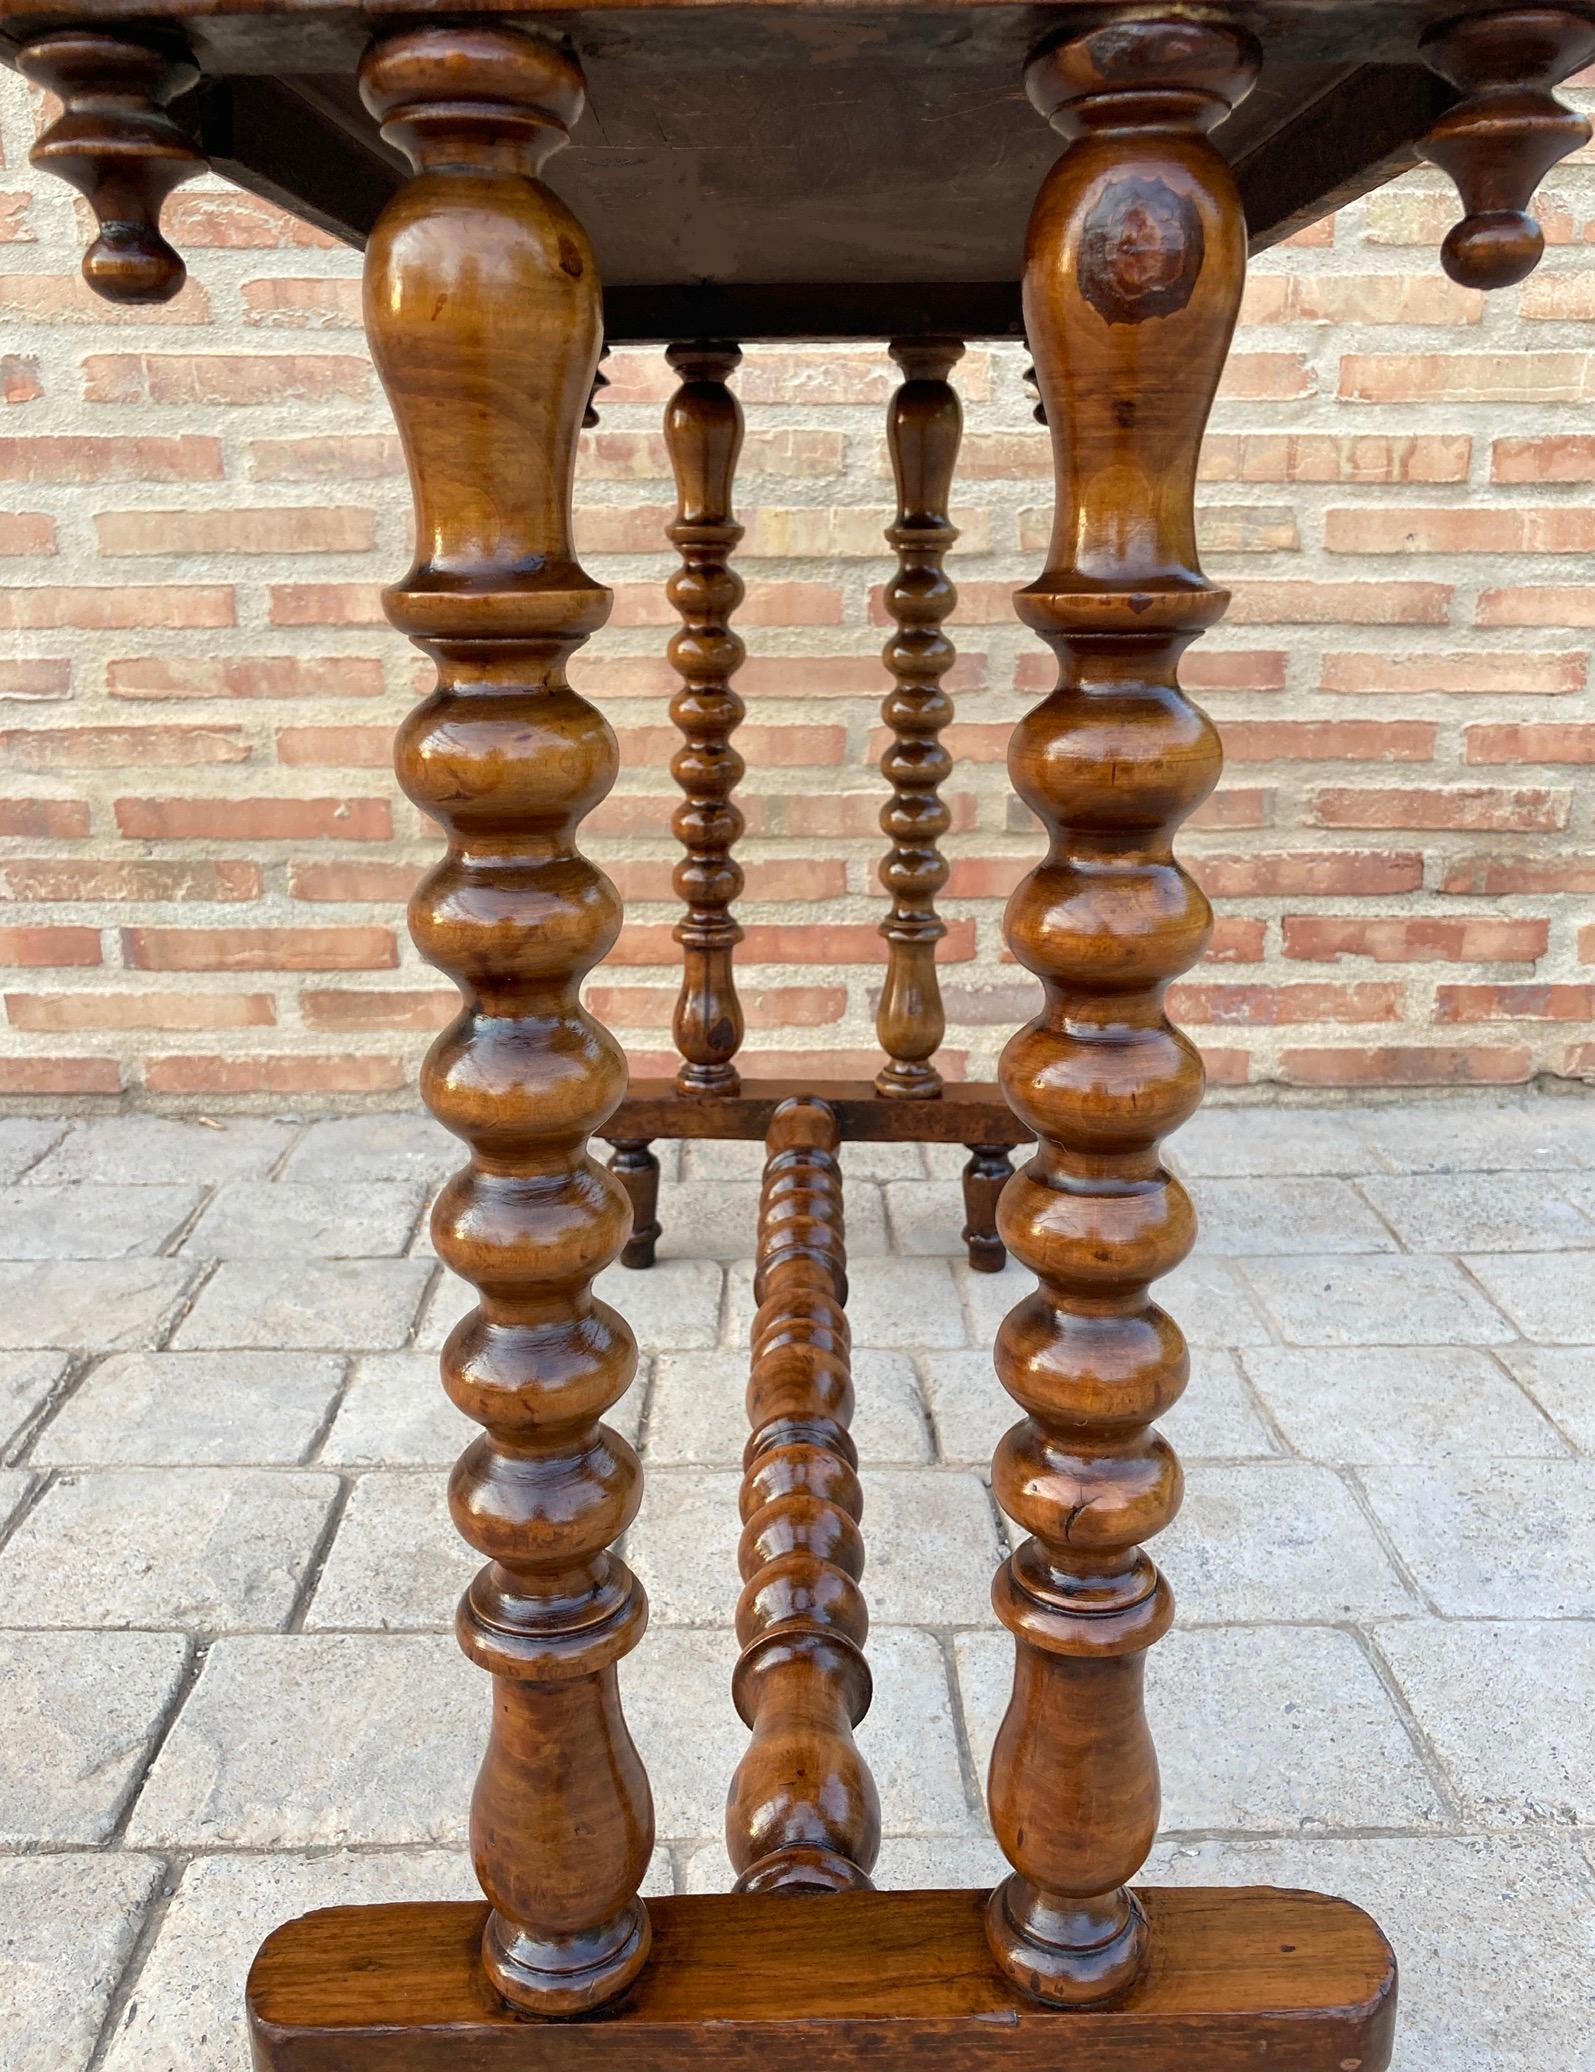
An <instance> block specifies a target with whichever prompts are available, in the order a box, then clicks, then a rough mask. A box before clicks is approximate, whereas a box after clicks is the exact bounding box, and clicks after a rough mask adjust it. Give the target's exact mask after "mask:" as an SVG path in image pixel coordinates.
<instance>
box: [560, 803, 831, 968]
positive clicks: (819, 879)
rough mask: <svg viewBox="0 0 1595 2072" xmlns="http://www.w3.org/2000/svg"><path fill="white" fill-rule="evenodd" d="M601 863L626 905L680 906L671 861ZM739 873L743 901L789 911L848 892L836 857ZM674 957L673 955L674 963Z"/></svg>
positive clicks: (771, 859)
mask: <svg viewBox="0 0 1595 2072" xmlns="http://www.w3.org/2000/svg"><path fill="white" fill-rule="evenodd" d="M589 824H590V823H589ZM666 824H667V823H665V822H662V821H661V822H658V823H657V824H656V825H657V826H659V827H663V826H664V825H666ZM603 863H604V870H605V872H606V873H607V875H608V876H609V877H610V878H611V879H612V880H613V881H614V884H615V885H616V887H617V888H618V890H619V892H620V895H621V897H622V898H623V899H624V900H625V901H626V904H627V905H628V906H630V905H632V904H633V903H635V902H638V901H649V900H651V901H660V900H665V901H668V902H669V903H670V904H672V905H676V904H678V903H679V902H677V900H676V896H675V892H674V890H673V888H672V885H671V873H672V871H673V870H674V868H675V862H674V859H673V858H666V857H647V856H606V857H605V858H604V859H603ZM742 868H743V874H744V877H745V879H746V889H745V893H744V898H745V899H746V900H748V901H753V900H779V901H780V902H781V904H782V905H783V906H792V905H796V904H808V903H812V902H814V901H816V900H822V899H840V898H841V897H842V895H843V894H844V893H845V892H846V890H847V866H846V865H845V864H844V863H843V862H842V861H841V859H840V858H839V857H819V856H757V855H749V856H747V857H746V858H745V859H744V860H743V865H742ZM679 957H680V953H679V951H678V952H677V959H678V961H679Z"/></svg>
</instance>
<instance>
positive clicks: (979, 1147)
mask: <svg viewBox="0 0 1595 2072" xmlns="http://www.w3.org/2000/svg"><path fill="white" fill-rule="evenodd" d="M964 1149H965V1150H966V1151H967V1152H968V1153H969V1161H968V1163H967V1164H966V1165H965V1167H964V1227H963V1230H962V1231H961V1232H960V1235H961V1236H962V1238H963V1241H964V1245H965V1249H966V1251H967V1254H968V1258H969V1264H970V1265H971V1267H973V1269H974V1270H975V1272H976V1273H1001V1272H1002V1270H1003V1268H1004V1267H1005V1266H1006V1265H1007V1264H1008V1247H1007V1246H1006V1245H1005V1244H1004V1243H1003V1241H1002V1239H1001V1238H1000V1237H999V1236H998V1234H997V1205H998V1203H999V1202H1000V1201H1001V1200H1002V1190H1003V1189H1004V1188H1005V1187H1006V1186H1007V1184H1008V1182H1009V1181H1010V1180H1011V1179H1012V1178H1013V1160H1012V1159H1011V1158H1010V1157H1009V1156H1008V1154H1009V1152H1010V1151H1012V1150H1013V1149H1014V1146H1013V1145H1012V1144H990V1145H987V1144H966V1145H965V1146H964Z"/></svg>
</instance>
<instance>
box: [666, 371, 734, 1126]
mask: <svg viewBox="0 0 1595 2072" xmlns="http://www.w3.org/2000/svg"><path fill="white" fill-rule="evenodd" d="M666 357H667V358H668V359H669V361H670V364H671V366H672V367H673V368H674V369H675V370H676V372H677V373H678V374H679V375H680V376H681V386H680V388H678V389H677V390H676V392H675V394H674V395H673V396H672V397H671V399H670V402H669V405H668V407H667V408H666V410H665V443H666V445H667V446H668V447H669V449H670V460H671V465H672V467H673V468H674V470H675V477H676V516H675V521H674V523H673V524H671V525H670V526H669V527H668V531H669V535H670V540H671V543H672V544H673V545H674V546H675V547H677V548H678V549H679V550H680V553H681V566H680V568H679V569H678V570H677V571H676V573H675V574H674V575H673V576H672V577H671V578H670V584H669V596H670V602H671V603H672V604H673V605H674V606H675V608H676V610H677V611H678V612H679V613H680V614H681V631H680V632H679V633H678V634H676V635H675V636H674V637H673V639H672V640H671V642H670V660H671V663H672V664H673V666H674V668H675V670H676V673H677V675H678V676H679V677H680V678H681V689H680V690H679V691H678V692H677V693H676V695H675V698H674V699H673V700H672V702H671V706H670V717H671V718H672V719H673V720H674V721H675V723H676V725H677V726H678V727H679V728H680V729H681V734H682V745H681V747H680V748H679V749H678V750H677V752H676V756H675V759H674V761H673V762H672V763H671V765H670V774H671V775H672V776H673V777H674V778H675V780H676V782H677V784H679V785H680V787H681V789H682V791H683V792H684V793H685V794H686V796H685V799H684V800H683V802H682V804H681V805H679V806H678V807H677V808H676V813H675V818H674V820H673V821H672V823H671V825H672V827H673V829H674V831H675V836H676V839H677V841H679V842H680V844H681V846H682V849H683V851H684V852H685V853H684V854H683V856H682V859H681V861H680V863H678V864H677V866H676V872H675V880H674V882H675V889H676V894H677V896H678V898H680V899H681V900H682V901H683V903H684V904H685V907H686V912H685V913H684V914H683V916H682V918H681V920H680V921H679V922H678V923H677V924H676V930H675V937H676V941H677V942H678V943H680V945H681V995H680V998H679V999H678V1000H677V1002H676V1015H675V1037H676V1048H677V1050H679V1051H680V1052H681V1055H682V1058H683V1060H684V1062H683V1064H682V1065H681V1068H680V1070H679V1071H678V1072H677V1073H676V1084H677V1086H678V1087H679V1088H680V1089H681V1091H682V1092H683V1093H684V1094H734V1093H736V1092H737V1090H738V1088H739V1086H740V1084H741V1081H740V1078H739V1076H738V1073H737V1068H736V1063H735V1059H736V1055H737V1052H738V1051H739V1050H740V1049H741V1048H742V1006H741V1003H740V1001H739V1000H738V999H737V988H736V976H735V972H734V970H733V966H732V958H733V955H734V953H735V951H736V946H737V944H738V943H739V942H740V941H741V940H742V930H741V928H740V927H739V926H738V925H737V923H736V922H735V921H734V920H733V919H732V916H731V907H732V904H733V902H734V901H735V900H736V898H737V896H738V894H739V893H740V892H741V890H742V868H741V866H740V864H738V862H737V861H736V858H735V857H734V856H733V855H732V853H731V852H732V849H733V848H734V846H735V844H736V840H737V837H738V835H740V834H741V832H742V828H743V819H742V814H741V811H740V810H739V808H738V806H737V803H736V797H735V793H736V788H737V784H738V782H739V780H740V779H741V776H742V772H743V768H744V765H743V761H742V758H741V756H740V755H738V754H737V752H736V750H735V749H734V748H733V747H732V745H731V736H732V734H733V733H734V732H735V731H736V729H737V727H738V726H739V725H740V724H741V721H742V716H743V711H744V707H743V703H742V700H741V699H740V698H739V697H738V696H737V694H736V692H735V691H734V690H733V689H732V687H731V679H732V677H733V676H734V675H735V674H736V672H737V670H738V669H739V668H740V667H741V666H742V658H743V654H744V652H745V650H744V649H743V645H742V642H741V641H740V640H739V639H738V637H737V635H736V634H735V633H733V632H732V630H731V623H730V622H731V614H732V613H733V612H734V611H735V610H736V608H737V606H738V604H740V603H741V601H742V578H741V577H740V576H739V575H737V573H736V572H735V570H734V569H733V568H732V567H731V565H730V562H731V553H732V550H733V548H734V547H735V546H736V544H737V541H738V540H740V539H741V537H742V527H741V526H740V525H738V524H737V523H736V521H735V519H734V518H733V517H732V515H731V491H732V483H733V481H734V478H735V475H736V466H737V456H738V454H739V453H740V452H741V451H742V406H741V404H740V403H738V401H737V399H736V397H735V396H734V395H732V393H731V391H730V389H728V388H727V387H726V377H727V376H728V375H729V374H731V373H733V372H734V371H735V369H736V367H737V365H738V363H739V361H740V360H741V358H742V355H741V353H740V352H739V351H738V350H737V348H736V347H735V346H734V345H718V344H715V345H673V346H672V347H671V348H670V351H669V353H668V354H667V355H666Z"/></svg>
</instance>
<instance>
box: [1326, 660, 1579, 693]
mask: <svg viewBox="0 0 1595 2072" xmlns="http://www.w3.org/2000/svg"><path fill="white" fill-rule="evenodd" d="M1588 674H1589V656H1588V654H1587V653H1585V652H1584V651H1583V650H1581V649H1574V650H1573V651H1571V652H1570V653H1566V654H1530V653H1526V652H1522V651H1519V650H1504V651H1497V652H1495V653H1489V652H1480V651H1478V650H1474V651H1473V652H1472V653H1467V652H1463V653H1460V654H1458V653H1448V654H1434V655H1392V654H1365V653H1364V654H1359V653H1355V652H1351V651H1347V650H1337V651H1335V652H1333V653H1330V654H1326V655H1325V656H1324V658H1323V670H1322V674H1321V676H1320V678H1319V688H1320V690H1325V691H1350V692H1353V693H1355V694H1356V695H1357V696H1359V697H1366V696H1368V695H1370V694H1381V695H1389V696H1392V697H1403V698H1405V697H1414V696H1425V695H1428V694H1430V693H1433V694H1436V695H1443V696H1447V697H1468V696H1477V697H1487V698H1569V697H1573V696H1575V695H1576V694H1577V693H1578V692H1580V691H1581V690H1583V688H1584V681H1585V678H1586V677H1587V676H1588Z"/></svg>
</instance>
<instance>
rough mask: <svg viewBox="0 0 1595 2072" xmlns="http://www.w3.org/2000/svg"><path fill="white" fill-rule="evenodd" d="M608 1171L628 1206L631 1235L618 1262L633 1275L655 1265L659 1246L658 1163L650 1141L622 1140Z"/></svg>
mask: <svg viewBox="0 0 1595 2072" xmlns="http://www.w3.org/2000/svg"><path fill="white" fill-rule="evenodd" d="M609 1170H610V1171H611V1172H612V1173H613V1174H614V1176H615V1178H616V1179H617V1180H618V1181H619V1182H620V1184H621V1186H622V1187H624V1188H625V1190H626V1199H627V1200H628V1201H629V1202H630V1203H631V1235H630V1237H628V1238H627V1240H626V1242H625V1244H624V1246H623V1247H622V1249H621V1254H620V1263H621V1265H622V1266H629V1267H630V1268H631V1269H632V1270H633V1271H634V1272H640V1271H641V1270H642V1269H643V1268H645V1267H649V1266H652V1265H653V1263H654V1249H655V1247H656V1246H657V1245H658V1243H659V1236H660V1224H659V1161H658V1159H657V1158H656V1157H655V1156H654V1152H653V1146H652V1143H651V1142H649V1141H643V1140H637V1139H633V1138H624V1139H622V1140H620V1141H619V1142H617V1143H616V1145H615V1152H614V1156H613V1157H612V1158H611V1159H610V1161H609Z"/></svg>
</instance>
